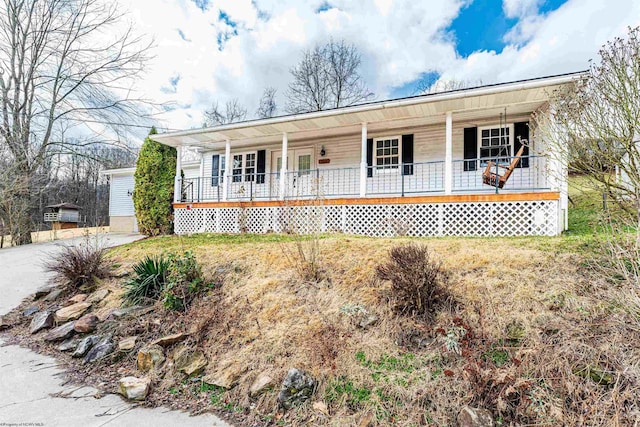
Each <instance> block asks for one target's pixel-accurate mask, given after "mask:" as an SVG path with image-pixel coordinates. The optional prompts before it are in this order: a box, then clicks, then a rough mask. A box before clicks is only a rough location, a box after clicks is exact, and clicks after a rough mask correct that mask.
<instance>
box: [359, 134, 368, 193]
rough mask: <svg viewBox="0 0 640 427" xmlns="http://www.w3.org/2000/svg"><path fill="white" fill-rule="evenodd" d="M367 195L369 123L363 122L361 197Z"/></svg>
mask: <svg viewBox="0 0 640 427" xmlns="http://www.w3.org/2000/svg"><path fill="white" fill-rule="evenodd" d="M366 195H367V124H366V123H362V140H361V148H360V197H365V196H366Z"/></svg>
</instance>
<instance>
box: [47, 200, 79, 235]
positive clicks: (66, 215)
mask: <svg viewBox="0 0 640 427" xmlns="http://www.w3.org/2000/svg"><path fill="white" fill-rule="evenodd" d="M47 209H50V210H51V212H45V214H44V222H51V223H52V224H51V228H52V229H53V230H65V229H67V228H78V222H80V206H77V205H74V204H73V203H59V204H57V205H49V206H47Z"/></svg>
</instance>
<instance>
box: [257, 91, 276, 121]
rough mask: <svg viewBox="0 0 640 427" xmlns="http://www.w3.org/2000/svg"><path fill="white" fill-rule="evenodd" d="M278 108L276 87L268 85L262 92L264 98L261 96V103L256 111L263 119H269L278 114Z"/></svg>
mask: <svg viewBox="0 0 640 427" xmlns="http://www.w3.org/2000/svg"><path fill="white" fill-rule="evenodd" d="M277 110H278V108H277V106H276V88H274V87H271V86H269V87H267V88H265V89H264V92H262V98H260V105H259V106H258V110H257V111H256V115H257V116H258V118H261V119H268V118H270V117H273V116H275V115H276V112H277Z"/></svg>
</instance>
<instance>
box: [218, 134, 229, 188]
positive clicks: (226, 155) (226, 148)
mask: <svg viewBox="0 0 640 427" xmlns="http://www.w3.org/2000/svg"><path fill="white" fill-rule="evenodd" d="M231 162H232V160H231V142H230V141H229V140H228V139H227V140H226V141H225V142H224V179H223V181H224V182H223V185H222V200H224V201H226V200H227V198H228V197H229V186H230V185H231ZM218 185H220V184H219V183H218Z"/></svg>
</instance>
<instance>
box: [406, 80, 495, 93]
mask: <svg viewBox="0 0 640 427" xmlns="http://www.w3.org/2000/svg"><path fill="white" fill-rule="evenodd" d="M477 86H482V80H481V79H478V80H455V79H453V80H442V79H438V80H437V81H435V82H434V81H433V80H432V79H429V78H423V79H422V80H420V81H419V82H418V85H417V86H416V92H415V93H416V95H426V94H432V93H441V92H449V91H452V90H460V89H469V88H472V87H477Z"/></svg>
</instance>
